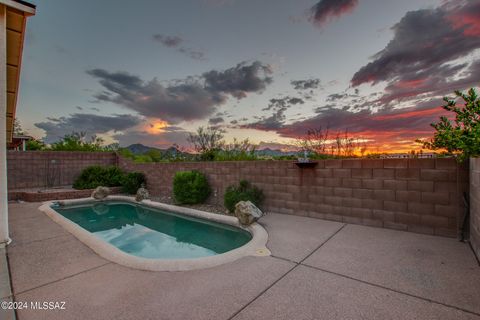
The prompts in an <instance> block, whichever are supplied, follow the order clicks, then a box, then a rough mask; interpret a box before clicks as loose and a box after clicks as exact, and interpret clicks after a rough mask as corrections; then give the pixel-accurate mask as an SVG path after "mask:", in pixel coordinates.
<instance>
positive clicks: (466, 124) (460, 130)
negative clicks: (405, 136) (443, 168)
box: [421, 88, 480, 161]
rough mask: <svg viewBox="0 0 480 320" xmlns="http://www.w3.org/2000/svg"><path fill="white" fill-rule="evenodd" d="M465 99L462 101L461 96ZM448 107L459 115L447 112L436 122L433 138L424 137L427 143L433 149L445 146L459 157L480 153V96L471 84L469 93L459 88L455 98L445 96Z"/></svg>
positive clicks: (474, 155) (425, 143)
mask: <svg viewBox="0 0 480 320" xmlns="http://www.w3.org/2000/svg"><path fill="white" fill-rule="evenodd" d="M459 99H461V100H463V103H461V104H458V103H457V100H459ZM443 100H444V101H445V105H444V106H442V107H443V108H444V109H445V110H447V111H450V112H453V113H454V115H455V119H453V120H450V119H449V118H447V117H446V116H442V117H440V121H439V122H437V123H432V124H431V126H432V127H433V128H434V129H435V133H434V135H433V138H432V139H431V140H430V141H421V142H422V143H423V146H424V147H425V148H427V149H431V150H439V149H444V150H447V152H449V153H451V154H455V155H457V158H458V160H459V161H463V160H465V159H467V158H469V157H476V156H479V155H480V99H479V96H478V94H477V92H476V91H475V89H473V88H471V89H470V90H468V92H467V93H462V92H460V91H455V98H453V99H450V98H448V97H445V98H443Z"/></svg>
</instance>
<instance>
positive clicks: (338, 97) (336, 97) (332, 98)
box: [327, 93, 348, 101]
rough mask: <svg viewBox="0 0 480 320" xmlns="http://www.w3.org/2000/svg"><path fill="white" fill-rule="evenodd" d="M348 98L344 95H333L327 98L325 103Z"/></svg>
mask: <svg viewBox="0 0 480 320" xmlns="http://www.w3.org/2000/svg"><path fill="white" fill-rule="evenodd" d="M347 97H348V94H346V93H333V94H330V95H328V96H327V101H337V100H342V99H345V98H347Z"/></svg>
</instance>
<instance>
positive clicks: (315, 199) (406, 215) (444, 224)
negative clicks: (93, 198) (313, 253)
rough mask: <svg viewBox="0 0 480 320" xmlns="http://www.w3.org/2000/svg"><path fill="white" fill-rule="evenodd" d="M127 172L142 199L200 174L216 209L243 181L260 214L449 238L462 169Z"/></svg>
mask: <svg viewBox="0 0 480 320" xmlns="http://www.w3.org/2000/svg"><path fill="white" fill-rule="evenodd" d="M119 166H120V167H122V168H123V169H125V170H127V171H141V172H144V173H145V174H146V176H147V184H148V188H149V190H150V192H151V193H152V194H153V195H156V196H171V194H172V180H173V176H174V174H175V172H177V171H184V170H192V169H196V170H199V171H201V172H204V173H205V174H206V175H207V177H208V180H209V182H210V184H211V186H212V188H213V190H214V192H213V195H212V196H211V198H210V200H209V201H210V202H212V203H218V204H221V203H222V202H223V193H224V191H225V189H226V188H227V186H229V185H231V184H234V183H238V181H239V180H241V179H246V180H248V181H250V182H251V183H253V184H255V185H256V186H258V187H259V188H261V189H262V190H263V191H264V193H265V196H266V201H265V205H264V210H266V211H269V212H276V213H284V214H293V215H299V216H309V217H313V218H321V219H328V220H334V221H341V222H346V223H354V224H363V225H369V226H375V227H385V228H391V229H398V230H405V231H412V232H418V233H425V234H434V235H441V236H448V237H456V236H457V235H458V232H459V228H460V224H461V221H462V218H463V214H464V206H463V202H462V193H463V192H465V191H467V190H468V187H469V186H468V178H469V176H468V168H466V167H465V166H461V165H458V164H457V163H456V161H455V160H454V159H448V158H439V159H378V160H377V159H371V160H370V159H353V160H324V161H319V162H318V164H317V165H316V167H315V168H302V169H301V168H299V167H297V166H296V165H295V164H294V163H293V162H292V161H245V162H241V161H239V162H196V163H193V162H192V163H182V162H179V163H145V164H139V163H133V162H131V161H130V160H127V159H123V158H119Z"/></svg>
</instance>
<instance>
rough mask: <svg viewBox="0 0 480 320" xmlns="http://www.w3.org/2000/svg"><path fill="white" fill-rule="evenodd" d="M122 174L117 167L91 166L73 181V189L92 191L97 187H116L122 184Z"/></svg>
mask: <svg viewBox="0 0 480 320" xmlns="http://www.w3.org/2000/svg"><path fill="white" fill-rule="evenodd" d="M124 176H125V175H124V173H123V172H122V170H120V169H119V168H117V167H114V166H110V167H102V166H91V167H87V168H85V169H84V170H83V171H82V173H81V174H80V175H79V176H78V177H77V179H75V182H74V183H73V187H74V188H75V189H93V188H96V187H99V186H105V187H118V186H121V185H122V184H123V179H124Z"/></svg>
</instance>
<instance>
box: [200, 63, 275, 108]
mask: <svg viewBox="0 0 480 320" xmlns="http://www.w3.org/2000/svg"><path fill="white" fill-rule="evenodd" d="M272 73H273V71H272V68H271V66H270V65H267V64H263V63H261V62H260V61H254V62H252V63H251V64H247V62H241V63H239V64H237V65H236V66H235V67H232V68H230V69H227V70H224V71H216V70H212V71H209V72H205V73H204V74H203V75H202V77H203V78H204V79H205V86H206V88H207V89H208V90H210V91H214V92H223V93H226V94H231V95H232V96H234V97H236V98H237V99H241V98H244V97H246V96H247V93H249V92H261V91H263V90H265V88H266V87H267V85H269V84H270V83H272V81H273V79H272V77H270V75H271V74H272Z"/></svg>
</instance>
